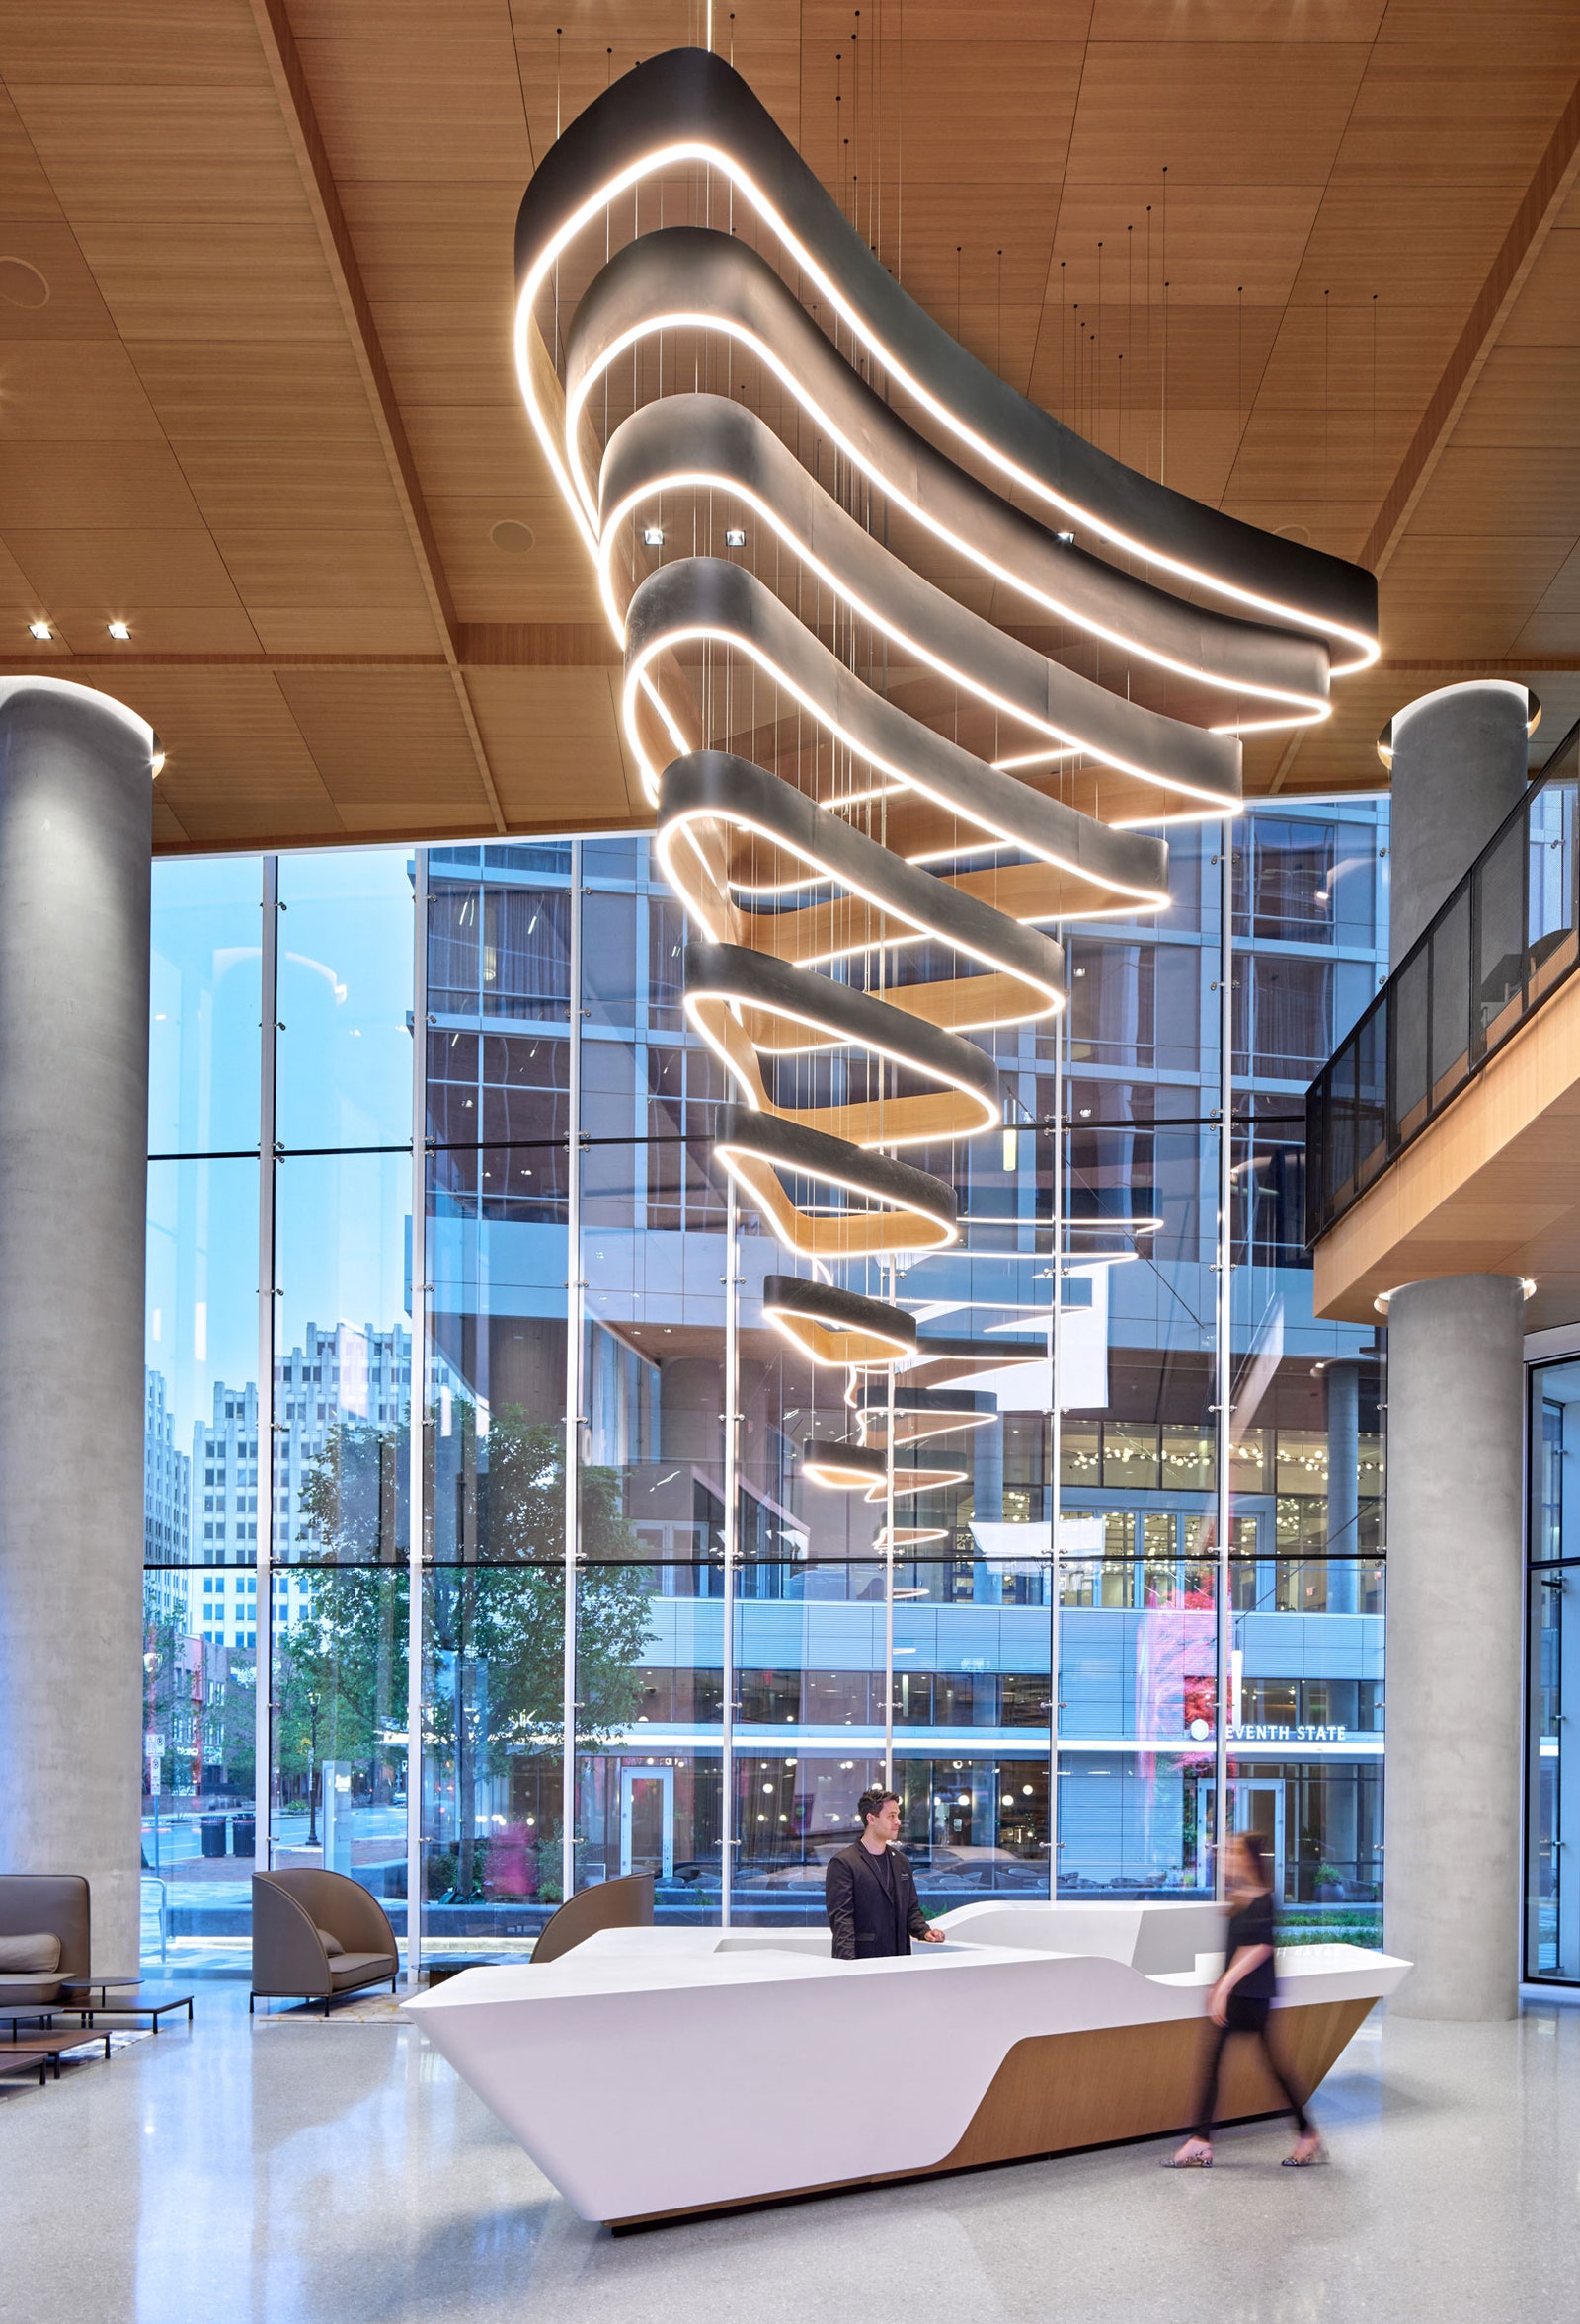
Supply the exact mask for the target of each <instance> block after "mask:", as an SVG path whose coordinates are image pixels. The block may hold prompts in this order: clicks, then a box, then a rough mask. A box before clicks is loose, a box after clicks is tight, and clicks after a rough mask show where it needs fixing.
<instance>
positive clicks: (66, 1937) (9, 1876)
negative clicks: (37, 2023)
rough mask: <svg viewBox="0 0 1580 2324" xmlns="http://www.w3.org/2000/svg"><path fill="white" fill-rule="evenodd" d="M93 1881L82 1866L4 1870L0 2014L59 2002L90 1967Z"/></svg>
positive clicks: (0, 1879) (0, 1904)
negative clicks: (64, 1987)
mask: <svg viewBox="0 0 1580 2324" xmlns="http://www.w3.org/2000/svg"><path fill="white" fill-rule="evenodd" d="M90 1936H91V1931H90V1921H89V1908H88V1884H87V1882H86V1881H85V1880H84V1879H83V1877H82V1875H81V1873H80V1872H7V1873H0V2016H3V2015H5V2014H6V2013H7V2012H8V2011H11V2010H18V2011H24V2010H34V2009H37V2010H40V2011H48V2010H51V2009H55V2008H58V2007H59V2006H60V2002H61V1998H62V1996H61V1986H62V1984H63V1982H64V1981H65V1979H66V1978H67V1977H85V1976H86V1975H88V1972H89V1969H90V1966H91V1964H90V1958H89V1953H90Z"/></svg>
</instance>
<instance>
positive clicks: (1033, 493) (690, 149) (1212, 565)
mask: <svg viewBox="0 0 1580 2324" xmlns="http://www.w3.org/2000/svg"><path fill="white" fill-rule="evenodd" d="M699 166H700V167H701V168H702V169H704V170H716V171H717V172H718V173H719V174H720V176H721V177H723V178H724V179H725V180H726V181H727V183H728V184H729V186H730V187H731V188H733V190H734V192H735V193H736V194H737V195H738V196H739V197H740V199H741V201H742V202H743V204H744V205H745V207H746V208H747V209H748V210H750V211H751V213H753V215H754V217H755V219H756V220H757V221H758V223H759V224H760V225H761V226H762V227H764V228H765V229H766V230H767V232H768V233H769V234H771V235H772V237H773V238H774V240H775V242H776V243H777V245H778V247H779V250H780V252H781V254H782V256H783V258H784V259H785V261H786V262H787V263H788V265H789V267H790V268H791V269H792V270H794V271H799V274H800V276H801V278H802V281H803V285H804V288H805V290H806V292H807V294H808V295H809V296H810V297H811V298H813V299H816V300H818V301H819V302H821V303H823V304H825V305H827V306H828V307H829V308H830V309H831V311H832V313H833V315H834V316H835V317H836V318H837V321H838V325H839V327H840V328H841V329H842V330H843V331H844V332H845V333H846V334H848V336H849V338H850V340H851V341H852V343H853V344H854V345H855V346H856V347H857V348H859V349H861V351H862V353H863V354H864V355H865V356H866V357H868V358H869V359H870V360H872V361H873V362H875V363H877V364H878V365H879V366H880V367H881V369H882V370H883V372H884V373H885V374H886V376H887V378H888V381H889V384H890V389H891V392H892V393H893V394H894V396H895V397H896V399H897V400H900V401H904V402H909V403H911V404H913V405H914V406H915V407H916V408H917V409H918V410H919V411H920V412H921V413H923V414H924V415H925V416H926V418H927V420H928V421H929V422H930V423H931V424H932V425H933V426H936V427H937V428H939V429H940V430H941V431H942V432H944V433H945V434H946V435H948V436H950V437H952V438H953V440H954V441H955V442H956V443H957V444H959V445H960V447H961V448H962V450H963V451H965V452H966V453H967V454H968V455H969V456H971V457H974V458H976V459H979V460H981V461H983V462H985V463H986V464H987V465H988V466H989V467H991V468H992V469H993V470H994V471H995V472H996V474H997V475H998V476H999V477H1000V478H1001V479H1002V484H1003V487H1006V488H1007V489H1008V490H1009V491H1010V492H1020V493H1023V494H1025V495H1027V496H1028V497H1029V498H1031V499H1032V500H1033V501H1035V502H1037V503H1039V504H1041V505H1042V506H1044V507H1046V508H1048V509H1049V510H1050V511H1052V512H1055V513H1057V514H1058V515H1059V516H1060V517H1061V518H1063V519H1064V520H1065V521H1066V522H1068V523H1073V524H1074V525H1076V526H1077V527H1084V528H1085V529H1087V530H1088V531H1090V532H1092V533H1094V534H1096V535H1097V536H1098V537H1099V538H1101V539H1103V540H1105V541H1107V542H1108V543H1109V544H1110V545H1111V546H1112V547H1113V548H1115V549H1116V550H1118V551H1119V552H1120V553H1122V554H1124V555H1127V556H1134V557H1138V558H1141V559H1142V560H1143V561H1144V562H1146V563H1147V564H1149V565H1152V566H1154V567H1155V568H1156V569H1157V570H1158V571H1159V572H1163V573H1167V574H1169V575H1171V576H1172V577H1173V578H1174V579H1176V580H1178V581H1182V582H1183V583H1184V584H1185V585H1186V586H1187V587H1194V588H1205V589H1208V590H1211V591H1212V592H1213V593H1214V594H1216V595H1219V596H1222V597H1224V598H1225V599H1227V600H1228V601H1229V602H1230V603H1232V604H1234V605H1235V606H1236V607H1238V608H1240V609H1242V610H1243V611H1245V612H1248V613H1250V614H1253V615H1254V616H1255V617H1256V618H1258V619H1259V620H1263V621H1272V622H1275V623H1278V624H1280V625H1281V626H1286V627H1290V628H1294V629H1299V630H1304V631H1306V632H1308V633H1315V634H1317V635H1321V636H1326V637H1328V638H1330V639H1331V640H1332V641H1333V642H1334V643H1335V644H1336V645H1338V646H1339V647H1340V649H1341V650H1342V651H1343V652H1344V653H1345V654H1346V656H1347V657H1348V658H1347V660H1346V661H1345V662H1344V663H1343V664H1342V665H1341V666H1342V667H1344V668H1365V667H1367V666H1369V665H1370V664H1371V663H1372V662H1374V661H1375V660H1376V659H1377V657H1378V645H1377V593H1376V584H1375V582H1374V581H1372V577H1371V576H1370V575H1369V574H1364V573H1363V572H1362V571H1361V569H1360V568H1359V567H1356V566H1352V565H1346V564H1344V563H1343V562H1342V561H1341V560H1340V559H1338V558H1335V557H1328V556H1325V555H1324V554H1322V553H1321V552H1320V551H1317V550H1313V549H1310V548H1307V547H1304V545H1302V544H1298V543H1295V542H1292V541H1287V540H1284V539H1282V538H1280V537H1278V536H1276V535H1274V534H1271V533H1267V532H1263V531H1261V530H1259V529H1258V528H1257V527H1255V526H1253V525H1248V524H1243V523H1241V522H1240V521H1239V520H1238V519H1237V518H1234V517H1231V516H1225V514H1224V513H1223V512H1222V511H1221V510H1218V509H1214V508H1208V507H1206V506H1204V505H1203V504H1200V503H1199V502H1194V501H1191V500H1189V499H1187V498H1186V496H1185V495H1183V494H1181V493H1176V492H1174V491H1172V490H1170V488H1169V487H1167V486H1165V485H1163V484H1160V483H1153V482H1152V481H1151V480H1150V479H1148V478H1145V477H1140V476H1138V475H1137V473H1136V472H1135V470H1134V469H1130V468H1127V467H1126V466H1125V465H1124V464H1123V462H1121V461H1119V460H1116V459H1114V458H1113V457H1112V456H1111V455H1109V454H1108V453H1105V452H1102V451H1100V450H1098V448H1097V447H1096V446H1095V445H1093V444H1089V443H1087V442H1085V441H1084V440H1083V439H1082V438H1081V437H1080V436H1078V435H1076V434H1075V433H1074V432H1073V430H1071V429H1069V428H1067V427H1066V426H1063V425H1062V424H1061V423H1060V422H1059V421H1057V420H1055V419H1053V418H1052V417H1051V415H1049V414H1048V413H1046V412H1044V411H1042V410H1041V409H1040V408H1039V407H1038V406H1037V405H1035V404H1033V403H1031V402H1029V401H1028V399H1027V398H1025V397H1023V396H1021V395H1018V394H1017V393H1016V392H1015V390H1014V389H1013V388H1011V387H1010V386H1008V384H1007V383H1006V382H1005V381H1003V380H1000V379H998V378H997V377H996V376H995V375H994V374H993V373H992V372H991V371H989V370H988V368H987V366H986V365H985V364H982V363H979V362H978V361H977V360H976V358H975V357H974V356H972V355H970V354H968V353H967V351H966V350H965V349H964V348H962V347H960V346H959V345H958V343H957V342H955V341H954V340H952V339H951V338H950V337H949V335H948V334H947V333H946V332H945V331H944V330H943V329H942V327H941V326H940V325H938V324H937V323H935V322H934V321H933V320H932V318H931V317H930V316H929V315H927V314H925V313H924V312H923V311H922V309H921V308H919V307H918V306H917V305H916V304H915V302H914V301H913V300H912V299H911V298H910V297H909V295H908V294H907V293H906V292H905V291H904V290H902V288H901V286H900V284H899V283H898V282H897V281H896V280H895V279H894V277H893V276H892V275H891V274H890V273H889V272H888V271H887V270H886V269H885V268H884V267H883V265H882V264H881V263H880V261H879V260H878V258H877V256H876V254H875V253H874V252H873V251H871V250H870V249H869V248H868V247H867V245H866V244H865V242H863V240H862V238H861V236H860V235H859V234H858V233H857V231H856V230H855V228H854V227H853V226H852V225H851V224H850V223H849V221H848V220H847V219H846V218H845V217H844V215H843V213H842V212H841V210H840V209H839V207H838V205H837V204H836V203H835V202H834V201H832V200H831V199H830V196H829V195H828V194H826V193H825V191H824V189H823V187H822V186H821V185H820V184H819V182H818V180H817V179H816V177H815V176H814V175H813V173H812V171H811V170H810V169H809V168H808V167H807V165H806V163H805V162H804V161H803V160H802V159H801V157H800V155H799V154H798V153H797V152H796V150H795V148H794V147H793V146H792V145H791V144H790V142H789V140H788V139H787V138H786V137H785V136H784V134H783V132H782V131H781V130H780V129H779V127H778V125H777V123H776V122H775V121H774V120H773V119H772V117H771V116H769V114H768V113H767V112H766V111H765V110H764V108H763V107H762V106H761V105H759V104H758V102H757V100H756V99H755V98H754V97H753V96H752V94H751V90H750V89H749V88H748V87H747V84H746V83H745V81H743V80H742V79H741V77H740V76H739V74H737V73H736V72H735V71H734V69H733V68H732V67H731V66H730V65H728V64H727V63H726V62H725V61H724V59H723V58H722V57H718V56H714V55H712V54H711V53H709V52H708V51H705V50H702V49H695V48H680V49H671V50H669V51H668V52H667V53H666V54H664V55H661V56H656V57H653V58H651V59H650V60H649V61H648V62H647V63H645V64H641V65H638V66H637V67H636V68H635V70H634V71H632V72H630V73H627V74H626V75H625V76H624V77H623V78H622V79H621V80H619V81H616V82H615V83H613V84H612V85H611V87H609V88H608V89H606V90H605V91H604V93H603V95H602V97H601V98H598V99H596V100H594V102H593V104H592V105H591V106H589V107H588V109H587V111H586V112H585V113H583V114H582V115H580V116H578V118H577V119H576V120H575V121H573V122H572V123H571V125H570V127H569V128H568V129H567V130H566V132H565V133H564V135H563V136H561V137H560V138H559V140H558V141H557V143H556V144H555V145H554V146H553V147H551V149H550V151H549V152H548V154H547V155H546V156H545V157H544V161H543V164H542V167H541V168H540V169H539V170H538V172H537V175H536V176H535V178H534V179H533V181H532V184H531V186H530V187H529V188H528V190H527V194H526V196H525V198H524V199H523V201H522V203H521V208H520V213H519V215H518V217H517V220H516V243H515V249H516V281H517V306H516V370H517V376H518V378H519V380H520V384H521V392H522V396H523V400H524V401H525V403H526V407H527V411H528V414H529V416H530V418H531V420H532V424H533V426H534V427H535V428H536V430H537V432H538V436H539V440H540V442H541V443H542V445H543V448H544V451H545V453H546V454H547V455H548V457H549V460H550V464H551V466H552V467H553V469H554V471H555V474H556V477H557V478H558V480H559V482H560V485H561V489H562V490H563V491H565V493H566V497H567V500H568V502H569V503H570V504H571V505H572V508H573V512H574V513H576V514H577V515H578V517H579V520H580V521H581V523H582V525H583V528H584V531H585V533H586V534H587V536H588V538H589V539H590V541H591V540H592V539H593V537H594V526H593V510H594V507H595V498H594V496H593V493H592V492H591V490H588V489H587V488H586V487H585V486H584V490H583V492H582V493H578V492H577V490H576V487H575V485H574V484H573V483H572V474H573V467H576V468H578V469H579V465H580V464H579V463H577V462H574V461H573V460H572V459H568V458H567V455H566V452H565V450H564V449H563V448H562V445H561V444H560V443H558V442H556V440H555V438H556V432H557V431H556V429H555V426H554V425H553V419H552V417H551V415H552V413H553V411H554V407H555V406H556V404H557V402H558V398H557V396H556V395H555V393H554V390H553V387H552V385H551V381H552V377H553V373H552V365H551V364H550V362H549V360H548V358H547V354H546V350H545V349H543V346H542V341H541V337H540V335H539V333H538V331H537V327H536V319H535V314H534V309H535V307H536V303H537V299H538V296H539V293H540V292H541V291H542V289H543V287H544V285H545V283H546V282H548V280H549V279H550V277H551V275H552V274H553V271H554V269H555V266H556V263H557V262H558V261H559V260H560V259H561V258H562V257H563V256H564V255H565V254H566V253H567V252H568V251H569V250H570V248H571V247H572V245H573V244H574V243H575V242H576V240H577V238H578V236H579V235H580V234H581V233H582V232H583V230H584V229H585V228H586V227H588V226H590V225H592V224H593V222H594V221H596V220H600V219H602V218H603V217H604V216H605V215H606V214H607V213H608V212H609V210H610V209H611V206H612V205H613V204H614V203H615V202H617V201H620V200H622V197H623V196H625V195H626V194H630V193H632V192H633V190H635V189H639V188H640V187H641V186H642V185H643V183H644V182H645V181H647V180H649V179H652V178H655V177H659V176H663V175H665V174H667V173H670V172H673V171H676V170H684V169H690V170H692V171H695V170H696V169H697V168H698V167H699Z"/></svg>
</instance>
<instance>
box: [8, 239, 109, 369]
mask: <svg viewBox="0 0 1580 2324" xmlns="http://www.w3.org/2000/svg"><path fill="white" fill-rule="evenodd" d="M4 239H5V256H6V257H7V258H13V259H21V260H22V261H23V263H24V265H26V266H29V267H32V268H33V269H34V271H36V272H37V273H39V274H40V275H41V276H42V277H43V282H44V284H45V286H46V296H45V298H44V300H43V302H42V303H41V304H40V305H37V306H31V305H30V306H20V305H18V304H17V302H16V301H15V299H14V298H10V297H6V298H0V346H5V345H8V344H9V343H11V342H12V341H16V340H30V339H32V340H38V339H111V340H113V339H114V338H115V335H116V326H115V322H114V320H113V319H112V317H111V314H110V310H109V308H108V307H107V306H106V304H105V301H104V299H103V297H102V295H101V292H100V286H99V284H98V283H97V282H96V281H95V279H94V274H93V270H92V269H91V267H90V266H89V265H88V264H87V262H86V260H85V259H84V257H83V253H82V251H81V249H80V247H79V245H78V242H77V238H76V236H75V235H74V234H73V233H72V231H71V228H70V227H69V226H68V225H65V224H59V225H53V224H49V223H47V222H44V221H40V220H32V221H29V220H21V219H19V220H16V221H14V222H13V221H12V220H10V219H9V218H8V220H7V221H6V224H5V228H4Z"/></svg>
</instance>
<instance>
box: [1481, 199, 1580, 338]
mask: <svg viewBox="0 0 1580 2324" xmlns="http://www.w3.org/2000/svg"><path fill="white" fill-rule="evenodd" d="M1498 345H1499V346H1500V347H1580V227H1577V228H1573V229H1564V230H1560V231H1558V232H1555V233H1553V234H1550V235H1549V236H1548V237H1547V240H1546V242H1545V244H1544V245H1543V246H1542V249H1541V252H1540V253H1539V255H1538V257H1537V261H1536V264H1535V266H1534V267H1533V268H1532V270H1531V272H1530V275H1529V276H1528V278H1527V281H1526V285H1525V288H1524V290H1523V291H1522V292H1521V294H1520V301H1519V304H1518V305H1517V306H1516V308H1515V310H1514V312H1513V314H1512V315H1511V316H1510V317H1509V319H1508V322H1507V323H1506V324H1505V325H1504V327H1503V329H1502V331H1501V332H1500V333H1499V334H1498Z"/></svg>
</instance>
